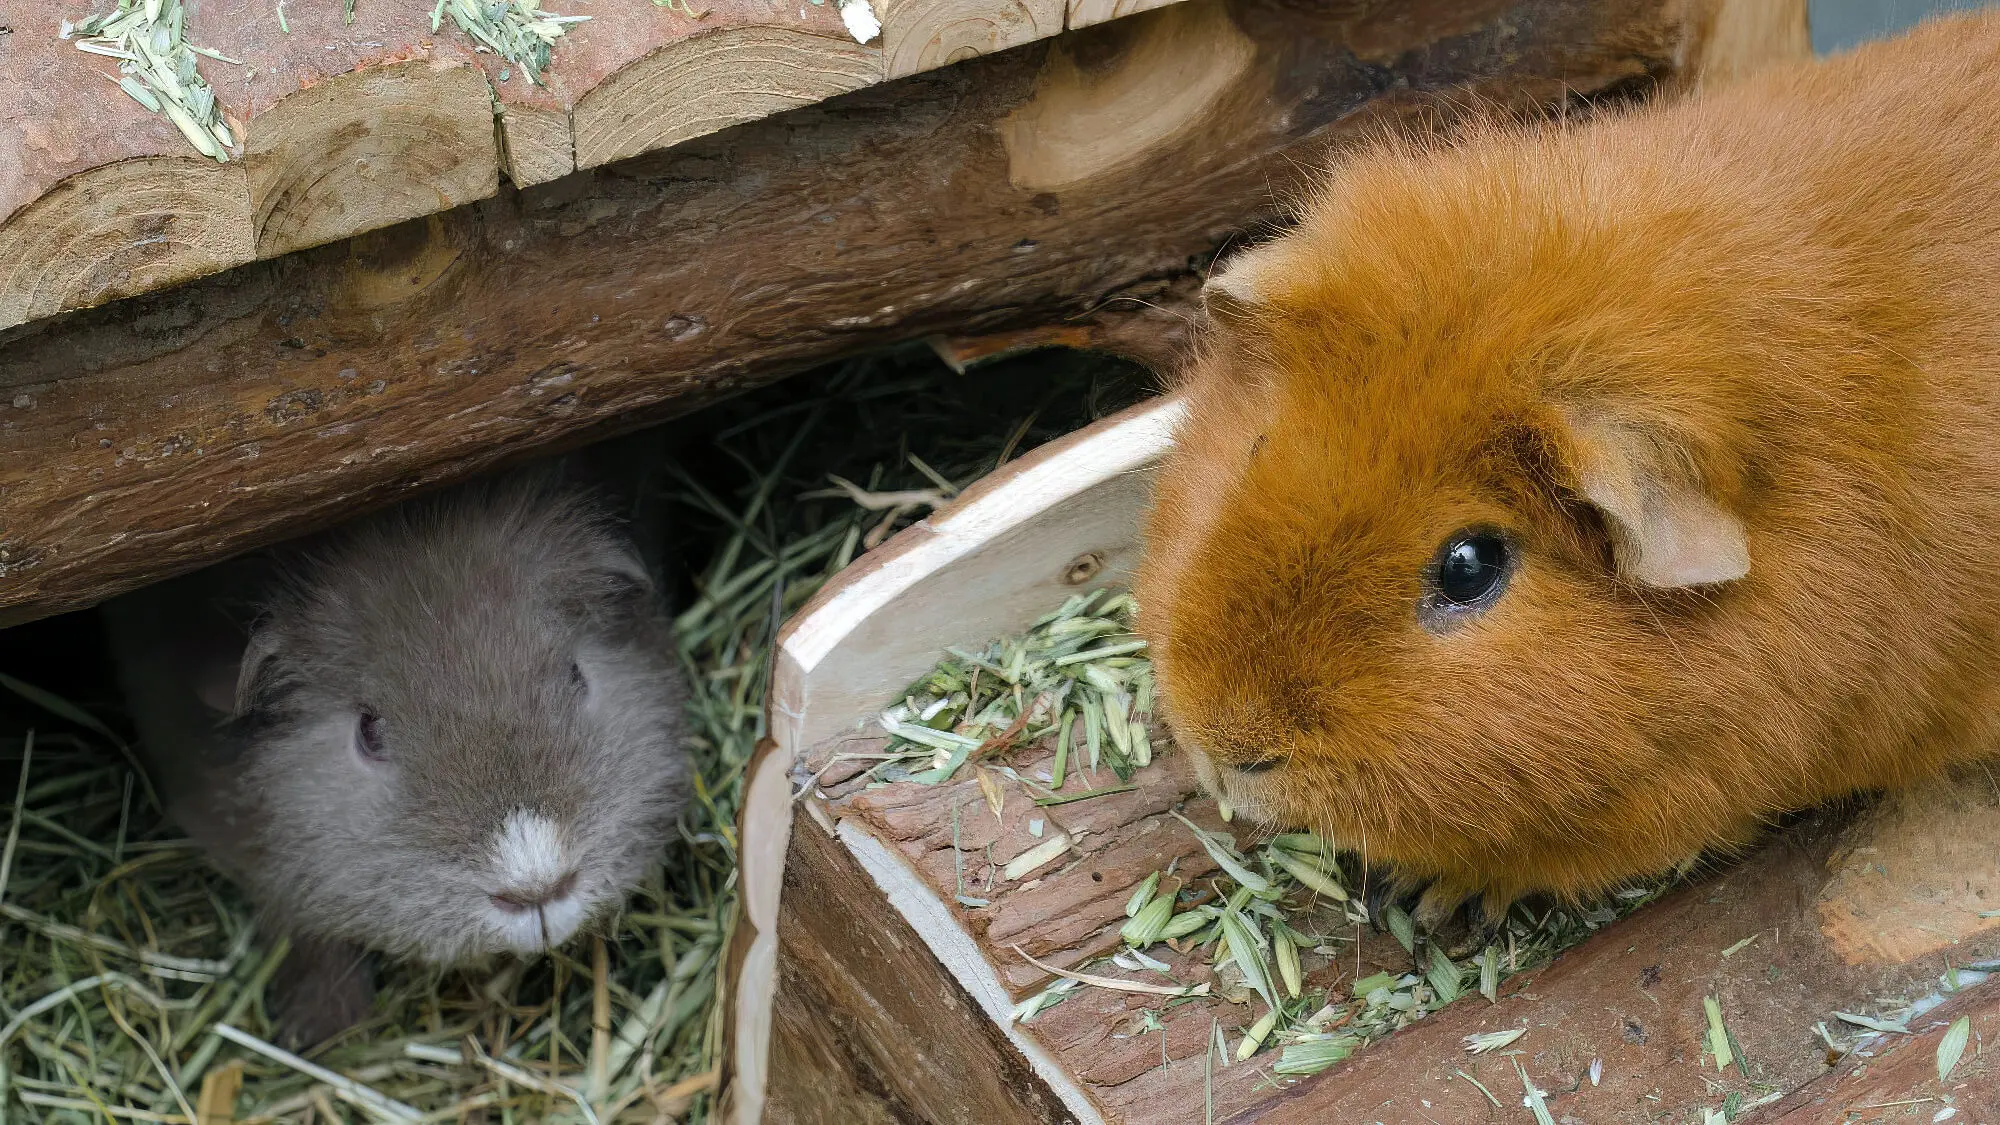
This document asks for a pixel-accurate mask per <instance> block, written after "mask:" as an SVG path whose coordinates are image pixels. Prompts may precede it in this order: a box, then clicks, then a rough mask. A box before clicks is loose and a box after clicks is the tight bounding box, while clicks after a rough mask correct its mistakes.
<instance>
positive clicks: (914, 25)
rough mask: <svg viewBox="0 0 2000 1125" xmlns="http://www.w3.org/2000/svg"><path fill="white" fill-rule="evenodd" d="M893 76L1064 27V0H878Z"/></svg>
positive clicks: (1031, 39) (1030, 39)
mask: <svg viewBox="0 0 2000 1125" xmlns="http://www.w3.org/2000/svg"><path fill="white" fill-rule="evenodd" d="M875 4H876V9H877V10H878V11H879V12H881V14H882V49H883V52H884V53H885V54H886V55H887V67H888V76H889V77H890V78H902V77H904V76H905V75H910V74H916V73H918V72H920V71H925V70H931V69H933V68H935V67H940V66H945V65H947V64H949V63H955V62H960V61H962V60H964V59H969V58H973V57H975V56H977V55H987V54H992V53H993V52H995V51H1004V50H1006V49H1007V48H1009V47H1018V46H1020V45H1021V44H1023V43H1032V42H1034V41H1035V40H1037V39H1042V38H1046V37H1048V36H1050V35H1054V34H1055V33H1056V32H1058V31H1061V30H1062V27H1063V17H1064V4H1063V0H875Z"/></svg>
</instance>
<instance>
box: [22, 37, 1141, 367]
mask: <svg viewBox="0 0 2000 1125" xmlns="http://www.w3.org/2000/svg"><path fill="white" fill-rule="evenodd" d="M1169 2H1172V0H1149V2H1147V3H1144V4H1140V3H1135V2H1134V0H1118V2H1117V3H1115V4H1111V5H1109V6H1108V7H1106V6H1103V5H1099V8H1100V9H1101V10H1094V11H1093V12H1091V13H1088V14H1087V15H1086V18H1085V22H1097V21H1099V20H1101V19H1103V18H1108V17H1109V16H1113V15H1122V14H1127V13H1129V12H1132V11H1137V10H1140V8H1142V7H1155V6H1159V5H1160V4H1164V3H1169ZM853 5H858V8H857V9H856V10H857V11H860V12H865V13H867V15H866V17H865V18H862V17H857V18H855V19H854V20H852V21H851V22H850V21H849V20H846V19H844V18H843V16H842V14H841V9H840V7H839V6H838V5H837V4H836V3H819V4H805V3H799V4H789V5H788V4H780V3H775V2H774V0H709V2H708V3H707V4H705V6H703V7H702V9H701V10H700V12H699V13H698V14H696V13H693V12H691V11H690V10H689V9H688V6H686V5H680V6H662V5H656V4H645V3H619V4H595V5H591V6H590V7H589V8H588V10H583V9H579V12H580V13H581V14H585V15H588V16H589V17H590V18H589V20H588V21H586V22H582V23H576V24H570V25H567V33H566V34H564V35H563V36H562V37H561V38H560V39H559V40H558V41H557V43H556V45H555V49H554V53H553V55H552V58H551V62H550V66H549V67H548V68H547V70H546V71H544V73H543V74H542V75H541V76H540V81H539V82H536V81H534V80H531V78H530V76H529V75H527V74H526V73H525V72H523V71H522V69H521V68H520V67H519V66H517V65H515V64H512V63H509V62H508V61H506V60H504V59H501V58H499V57H498V56H496V55H493V54H491V53H486V52H482V51H477V50H475V47H476V44H475V43H474V42H473V41H472V40H471V39H470V38H468V37H467V36H466V35H465V34H464V33H463V32H461V31H459V30H458V29H457V28H456V27H455V26H454V25H452V24H451V23H449V22H446V23H445V24H444V25H443V26H442V27H441V28H440V29H439V30H437V31H435V32H434V31H433V30H432V28H431V24H430V8H429V6H428V5H419V4H405V3H379V2H378V3H369V2H366V0H363V2H362V3H359V4H356V5H354V10H353V16H352V22H349V19H348V15H347V13H346V11H345V7H346V6H345V5H342V4H339V3H310V4H300V3H294V4H292V5H291V6H290V7H287V6H286V5H284V4H281V3H269V2H266V0H204V2H203V3H199V4H193V5H190V6H189V7H188V8H187V20H186V23H187V27H186V32H187V39H188V41H189V42H191V43H193V44H195V45H197V46H200V47H204V48H207V49H209V50H212V51H214V52H216V53H218V54H220V55H222V56H225V57H227V58H229V59H233V60H238V61H237V62H233V63H232V62H223V61H219V60H217V59H214V58H209V57H202V58H200V59H199V60H198V63H197V66H198V70H199V71H200V73H201V74H202V75H203V76H204V77H205V79H206V80H207V81H208V82H209V83H210V85H211V86H212V87H213V90H214V93H215V96H216V99H217V102H218V104H219V105H220V107H221V110H222V119H223V121H224V122H225V123H226V124H227V126H228V127H229V129H230V131H231V133H232V134H233V139H234V140H235V141H236V142H237V144H236V145H235V146H234V147H232V148H229V149H227V150H224V151H225V154H226V155H227V156H229V157H230V162H229V163H221V164H218V163H217V162H216V161H214V160H211V159H209V158H207V157H204V156H202V155H200V154H199V153H197V152H196V151H195V150H194V149H193V148H192V147H190V145H189V144H188V142H187V141H186V140H185V139H183V137H182V136H181V134H180V132H179V131H178V130H177V129H176V128H175V127H174V126H173V125H172V124H169V123H168V121H167V119H166V118H164V117H162V116H159V115H157V114H154V113H152V112H149V111H147V110H145V109H144V108H142V107H141V106H140V105H139V103H138V102H136V101H134V100H132V99H131V98H129V97H127V96H126V95H125V94H124V93H122V92H120V91H119V90H118V88H117V85H116V79H117V70H116V62H115V61H114V60H112V59H108V58H105V57H103V56H100V55H92V54H85V53H82V52H80V51H78V50H76V49H75V47H74V45H73V44H70V43H67V42H63V41H61V40H60V39H58V37H57V34H58V29H59V27H60V25H61V24H62V23H63V22H64V21H68V22H70V23H76V22H79V21H81V20H82V19H84V18H85V17H86V16H87V15H89V14H90V13H91V11H92V10H93V8H97V7H101V6H102V0H60V2H57V3H50V4H45V5H38V6H35V5H31V6H29V7H28V8H24V9H23V11H22V12H20V13H19V14H18V15H16V16H13V17H12V18H11V22H10V25H9V26H10V28H11V30H10V32H9V34H8V36H7V47H8V49H7V50H6V51H5V52H0V94H4V95H5V101H4V104H0V151H14V152H18V153H19V154H20V157H21V158H20V159H19V160H15V161H7V162H5V163H4V164H0V252H4V253H5V255H6V256H5V258H4V259H0V260H4V261H6V262H7V267H6V270H5V272H0V328H4V327H8V326H11V325H15V324H21V323H25V322H27V321H30V320H33V319H36V318H39V317H44V316H50V315H53V314H55V313H58V312H62V311H65V310H69V309H78V308H87V307H90V306H92V305H96V304H100V303H102V302H104V301H108V300H113V299H117V298H120V297H126V296H132V295H134V294H138V293H145V292H150V291H153V290H156V289H160V288H164V287H166V286H169V285H174V284H179V283H181V282H184V281H187V280H190V279H193V278H197V277H202V276H206V275H209V274H213V273H216V272H218V271H220V270H223V269H226V268H228V267H230V266H234V265H239V264H242V263H244V262H248V261H252V260H254V259H256V258H268V257H273V256H277V255H281V254H285V253H289V252H291V251H293V250H297V249H300V248H304V247H309V246H316V245H321V244H324V243H327V242H331V241H335V240H337V239H340V238H345V237H349V236H351V235H355V234H360V233H363V232H366V231H370V230H375V229H379V228H381V227H383V226H387V225H389V224H392V223H396V222H401V221H404V220H407V219H412V218H418V217H422V216H424V215H429V214H432V213H435V212H438V211H443V210H448V209H450V208H452V207H455V206H458V205H460V204H462V203H465V202H467V201H470V200H476V199H482V198H485V197H487V196H490V195H492V194H493V192H494V191H495V190H496V184H497V180H498V176H499V174H500V173H501V172H502V171H504V172H506V174H507V175H508V177H509V178H510V179H512V181H513V182H514V183H515V184H517V185H521V186H526V185H531V184H538V183H545V182H547V181H550V180H553V179H556V178H558V177H561V176H565V175H568V174H569V173H571V172H573V171H575V170H576V169H578V168H591V167H596V166H597V165H600V164H603V163H606V162H607V161H612V160H619V159H623V158H626V157H630V156H635V155H638V154H640V153H644V152H648V151H652V150H654V149H658V148H662V147H669V146H672V145H676V144H680V143H682V142H684V141H687V140H689V139H691V138H694V137H700V136H704V135H707V134H709V133H713V132H716V131H718V130H721V129H725V128H728V127H730V126H732V125H737V124H741V123H743V122H747V121H755V120H758V119H761V118H764V117H768V116H770V115H772V114H775V113H780V112H783V111H786V110H789V109H792V108H795V107H797V106H801V105H808V104H813V103H817V102H819V101H823V100H825V99H827V98H830V97H833V96H835V95H837V94H841V93H845V92H847V91H849V90H853V89H857V88H860V87H864V86H869V85H873V84H876V83H879V82H882V81H883V80H885V79H886V78H889V77H894V76H900V75H902V74H909V73H915V72H916V71H919V70H926V69H929V68H932V67H936V66H941V65H944V64H945V63H948V62H956V61H959V60H962V59H965V58H970V57H972V56H975V55H981V54H988V53H991V52H993V51H997V50H1000V49H1003V48H1007V47H1013V46H1018V45H1020V44H1023V43H1027V42H1030V41H1033V40H1035V39H1040V38H1045V37H1047V36H1051V35H1054V34H1056V33H1058V32H1060V31H1061V30H1063V27H1064V23H1065V14H1066V13H1065V9H1064V5H1063V0H896V2H895V3H892V4H884V3H881V2H880V0H876V7H874V8H871V7H870V6H869V5H870V0H850V6H853ZM877 9H880V10H882V11H883V13H884V18H885V19H886V20H887V27H886V28H885V29H883V30H882V31H881V32H880V33H876V32H875V30H874V29H873V27H872V26H871V25H872V21H873V20H874V16H875V12H876V11H877ZM555 10H556V11H557V12H558V13H560V14H567V13H568V9H567V8H565V7H564V6H563V5H561V4H559V3H558V4H557V5H556V9H555ZM857 28H859V29H861V30H862V31H863V32H864V33H865V37H866V38H867V40H868V42H867V43H866V44H864V43H862V42H860V41H857V37H856V29H857ZM892 58H893V59H895V60H897V62H896V64H895V67H894V69H893V73H892V69H891V67H890V65H889V60H890V59H892ZM238 161H240V162H241V163H240V165H239V164H238V163H237V162H238ZM246 172H247V175H246Z"/></svg>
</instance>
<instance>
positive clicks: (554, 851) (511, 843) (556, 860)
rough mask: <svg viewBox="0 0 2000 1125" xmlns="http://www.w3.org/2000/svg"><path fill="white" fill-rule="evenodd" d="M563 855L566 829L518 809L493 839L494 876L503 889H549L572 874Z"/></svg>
mask: <svg viewBox="0 0 2000 1125" xmlns="http://www.w3.org/2000/svg"><path fill="white" fill-rule="evenodd" d="M563 852H564V848H563V838H562V829H560V828H557V827H556V823H555V821H552V820H550V819H549V818H548V817H545V816H541V815H539V814H537V813H531V812H529V811H528V810H526V809H515V810H514V811H513V812H511V813H508V814H507V823H505V824H503V825H501V826H500V831H499V833H498V834H496V835H495V836H494V837H493V867H494V872H493V873H494V874H495V875H497V876H499V877H500V885H501V886H503V887H541V886H546V885H548V884H550V883H554V882H556V881H557V880H559V879H561V878H562V877H563V876H565V875H567V874H569V859H568V857H567V856H565V855H564V854H563Z"/></svg>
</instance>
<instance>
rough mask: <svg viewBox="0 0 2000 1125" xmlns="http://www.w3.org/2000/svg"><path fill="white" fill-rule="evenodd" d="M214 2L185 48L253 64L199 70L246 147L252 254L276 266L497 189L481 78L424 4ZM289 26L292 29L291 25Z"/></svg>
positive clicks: (193, 15)
mask: <svg viewBox="0 0 2000 1125" xmlns="http://www.w3.org/2000/svg"><path fill="white" fill-rule="evenodd" d="M342 9H343V6H342V5H340V4H297V3H294V4H291V5H289V6H287V7H286V9H285V12H286V17H285V23H284V24H283V25H281V24H280V23H279V21H278V17H277V9H276V7H275V6H274V5H272V4H270V3H268V2H266V0H205V2H204V3H201V4H198V5H193V6H191V7H190V8H189V9H188V20H187V36H188V41H189V42H191V43H195V44H198V45H200V46H204V47H208V48H211V49H213V50H215V51H218V52H220V53H222V54H224V55H227V56H229V57H231V58H234V59H241V60H242V61H243V63H244V64H245V65H243V66H231V65H229V64H225V63H218V62H215V61H214V60H208V59H204V60H203V62H202V65H203V71H204V73H205V74H206V75H207V76H208V78H209V81H210V84H211V85H212V87H213V88H214V90H215V96H216V101H217V102H218V103H219V104H220V105H221V106H222V107H223V111H224V115H225V119H226V120H227V121H229V123H230V127H231V129H232V130H233V131H234V132H235V134H236V137H237V139H238V141H239V143H240V144H241V159H242V161H243V164H244V167H245V169H246V172H247V176H248V186H249V191H250V207H251V211H252V214H253V217H254V222H255V224H256V237H257V256H258V257H261V258H269V257H274V256H276V255H279V254H286V253H290V252H291V251H293V250H299V249H303V248H305V247H309V246H318V245H321V244H323V243H327V242H332V241H334V240H336V239H340V238H345V237H347V236H349V235H352V234H356V233H358V232H361V231H369V230H375V229H378V228H381V227H385V226H388V225H390V224H392V223H398V222H402V221H404V220H406V219H412V218H418V217H421V216H424V215H428V214H431V213H433V212H435V211H440V210H444V209H446V208H449V207H456V206H458V205H459V204H462V203H466V202H469V201H471V200H475V199H484V198H486V197H487V196H490V195H492V194H493V192H494V191H495V190H496V188H497V187H498V184H499V167H500V163H499V150H498V147H497V144H496V142H495V140H494V134H493V109H492V102H491V98H490V95H489V94H488V92H487V86H486V76H485V74H484V72H483V71H481V70H480V68H479V65H478V63H477V62H475V61H474V58H473V53H472V51H471V50H470V49H469V47H467V46H466V45H465V44H464V43H463V41H462V40H460V39H458V38H456V37H454V36H450V35H436V36H433V35H432V33H431V29H430V12H429V10H428V9H426V8H424V7H423V6H421V5H410V4H386V3H375V4H368V3H361V4H357V5H356V6H355V21H354V23H353V24H352V25H349V24H347V23H346V22H345V17H344V15H343V10H342ZM287 26H288V27H289V28H290V30H289V31H286V30H285V27H287Z"/></svg>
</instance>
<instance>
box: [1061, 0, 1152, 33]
mask: <svg viewBox="0 0 2000 1125" xmlns="http://www.w3.org/2000/svg"><path fill="white" fill-rule="evenodd" d="M1174 2H1175V0H1069V12H1068V14H1067V15H1066V16H1065V17H1064V18H1065V20H1066V21H1067V24H1068V26H1069V27H1070V28H1072V29H1074V28H1079V27H1089V26H1090V25H1091V24H1094V23H1103V22H1105V21H1106V20H1115V19H1117V18H1118V17H1120V16H1131V15H1137V14H1138V13H1140V12H1150V11H1152V10H1153V9H1154V8H1164V7H1166V6H1167V5H1168V4H1171V3H1174Z"/></svg>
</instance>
